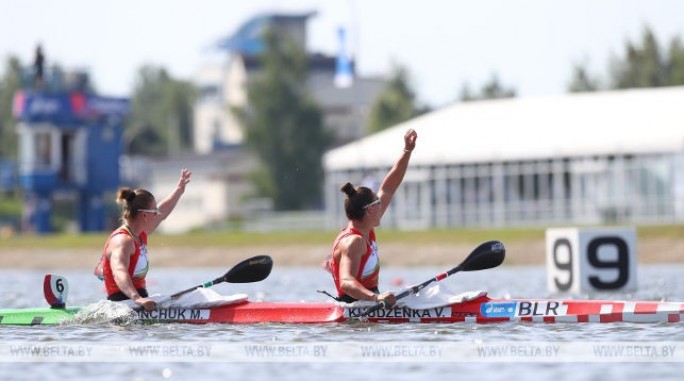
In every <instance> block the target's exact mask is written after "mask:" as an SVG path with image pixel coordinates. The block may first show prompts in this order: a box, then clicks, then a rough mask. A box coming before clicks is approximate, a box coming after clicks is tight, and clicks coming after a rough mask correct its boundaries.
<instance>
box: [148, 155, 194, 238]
mask: <svg viewBox="0 0 684 381" xmlns="http://www.w3.org/2000/svg"><path fill="white" fill-rule="evenodd" d="M191 176H192V172H190V170H189V169H187V168H183V169H182V170H181V175H180V178H179V179H178V185H177V186H176V188H175V189H174V190H173V191H172V192H171V193H170V194H169V195H168V196H166V197H165V198H164V199H163V200H161V201H160V202H159V203H158V204H157V208H159V211H160V212H161V214H160V215H158V216H157V220H156V223H155V225H154V228H153V229H152V230H151V231H150V232H152V231H154V230H156V229H157V226H159V224H160V223H161V222H162V221H163V220H165V219H166V217H168V216H169V214H171V212H172V211H173V209H174V208H175V207H176V204H177V203H178V200H180V198H181V196H182V195H183V193H184V192H185V186H186V185H187V184H188V183H189V182H190V177H191Z"/></svg>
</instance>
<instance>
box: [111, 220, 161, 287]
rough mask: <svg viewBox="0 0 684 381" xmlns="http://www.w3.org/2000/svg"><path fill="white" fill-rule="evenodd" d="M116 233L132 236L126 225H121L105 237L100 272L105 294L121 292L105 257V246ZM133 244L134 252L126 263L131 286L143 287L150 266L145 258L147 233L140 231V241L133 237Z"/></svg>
mask: <svg viewBox="0 0 684 381" xmlns="http://www.w3.org/2000/svg"><path fill="white" fill-rule="evenodd" d="M118 234H127V235H129V236H130V237H133V233H132V232H131V231H130V230H129V229H128V227H127V226H122V227H120V228H118V229H116V230H114V232H112V234H111V235H110V236H109V238H107V243H105V246H104V251H103V253H102V264H103V265H102V272H103V276H104V283H105V289H106V290H107V295H112V294H116V293H117V292H121V290H120V289H119V286H117V285H116V282H115V281H114V274H113V273H112V266H111V263H110V261H109V258H108V257H107V247H108V246H109V241H111V239H112V237H114V236H116V235H118ZM133 243H134V244H135V253H133V255H132V256H131V260H130V262H129V264H128V274H129V275H130V276H131V280H132V281H133V286H134V287H135V288H145V285H146V283H145V275H147V270H149V268H150V263H149V261H148V259H147V233H145V232H141V233H140V243H138V241H137V240H135V239H133Z"/></svg>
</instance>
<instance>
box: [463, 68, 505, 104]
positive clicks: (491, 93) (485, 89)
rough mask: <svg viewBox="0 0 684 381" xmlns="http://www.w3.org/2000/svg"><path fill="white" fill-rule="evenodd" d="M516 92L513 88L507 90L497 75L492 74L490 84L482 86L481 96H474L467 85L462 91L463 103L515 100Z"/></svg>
mask: <svg viewBox="0 0 684 381" xmlns="http://www.w3.org/2000/svg"><path fill="white" fill-rule="evenodd" d="M515 95H516V91H515V89H513V88H505V87H504V86H503V85H502V84H501V83H500V82H499V77H498V76H497V75H496V74H492V77H491V78H490V79H489V82H486V83H485V84H484V85H482V88H481V89H480V93H479V94H473V93H472V91H471V90H470V86H469V85H468V84H467V83H466V84H465V85H463V88H462V89H461V95H460V100H461V102H472V101H479V100H484V99H502V98H515Z"/></svg>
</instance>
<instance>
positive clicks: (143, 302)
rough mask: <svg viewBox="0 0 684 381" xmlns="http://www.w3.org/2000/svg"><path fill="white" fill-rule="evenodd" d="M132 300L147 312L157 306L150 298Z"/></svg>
mask: <svg viewBox="0 0 684 381" xmlns="http://www.w3.org/2000/svg"><path fill="white" fill-rule="evenodd" d="M134 302H135V303H136V304H138V305H139V306H141V307H142V308H143V309H144V310H145V311H147V312H150V311H154V309H155V308H157V303H156V302H155V301H154V300H152V299H148V298H137V299H135V300H134Z"/></svg>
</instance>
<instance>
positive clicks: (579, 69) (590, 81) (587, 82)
mask: <svg viewBox="0 0 684 381" xmlns="http://www.w3.org/2000/svg"><path fill="white" fill-rule="evenodd" d="M599 88H600V84H599V80H598V79H597V78H595V77H594V76H592V75H591V74H589V69H587V67H586V65H581V64H576V65H575V68H574V72H573V78H572V80H571V81H570V85H569V86H568V91H569V92H571V93H581V92H588V91H597V90H599Z"/></svg>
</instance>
